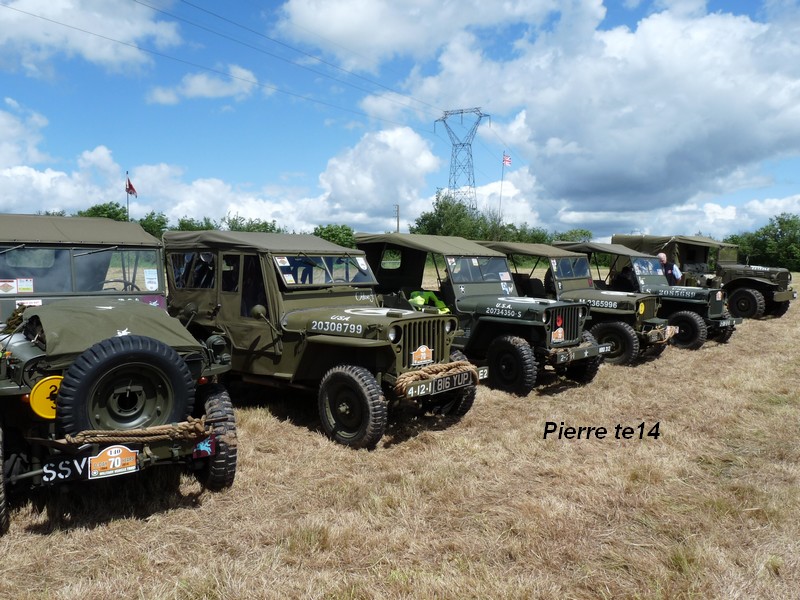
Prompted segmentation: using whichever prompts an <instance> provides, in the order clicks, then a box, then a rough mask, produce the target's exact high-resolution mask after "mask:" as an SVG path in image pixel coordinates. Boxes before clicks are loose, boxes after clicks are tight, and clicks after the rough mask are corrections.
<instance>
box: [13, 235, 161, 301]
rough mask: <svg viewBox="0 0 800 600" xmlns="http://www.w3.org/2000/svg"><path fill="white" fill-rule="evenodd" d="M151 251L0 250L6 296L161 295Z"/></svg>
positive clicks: (21, 246) (24, 247) (155, 255)
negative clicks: (106, 293)
mask: <svg viewBox="0 0 800 600" xmlns="http://www.w3.org/2000/svg"><path fill="white" fill-rule="evenodd" d="M160 268H161V267H160V259H159V256H158V251H157V250H155V249H145V250H142V249H129V248H119V247H110V248H69V247H67V248H64V247H41V246H35V247H34V246H27V245H25V244H19V245H14V246H0V280H2V282H3V283H4V284H5V285H6V286H7V288H8V289H7V290H6V291H5V293H7V294H20V295H25V294H65V293H88V292H92V293H97V292H99V293H103V292H108V293H112V292H117V293H119V292H120V291H125V292H138V291H147V292H160V291H163V282H162V279H161V278H160V277H159V272H160Z"/></svg>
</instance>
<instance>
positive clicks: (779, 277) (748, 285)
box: [611, 234, 797, 319]
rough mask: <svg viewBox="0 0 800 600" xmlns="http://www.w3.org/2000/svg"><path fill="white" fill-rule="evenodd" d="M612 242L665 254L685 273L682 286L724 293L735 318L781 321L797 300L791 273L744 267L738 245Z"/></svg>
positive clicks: (630, 238)
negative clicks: (710, 289)
mask: <svg viewBox="0 0 800 600" xmlns="http://www.w3.org/2000/svg"><path fill="white" fill-rule="evenodd" d="M611 241H612V242H613V243H615V244H622V245H623V246H628V247H629V248H633V249H634V250H638V251H640V252H646V253H648V254H657V253H659V252H663V253H664V254H666V255H667V258H668V260H670V261H671V262H674V263H675V264H677V265H678V266H679V267H680V269H681V271H682V272H683V275H684V277H683V279H682V280H681V281H680V282H679V283H680V285H689V286H700V287H706V288H715V289H722V290H724V291H725V292H726V293H727V294H728V310H729V311H730V313H731V314H732V315H733V316H734V317H742V318H745V319H760V318H761V317H764V316H770V315H771V316H773V317H781V316H783V315H784V314H786V311H787V310H789V304H790V302H791V301H792V300H796V299H797V291H795V290H794V289H793V288H792V286H791V285H790V284H791V282H792V274H791V273H790V272H789V270H788V269H784V268H783V267H760V266H757V265H750V264H741V263H740V262H739V260H738V246H736V245H735V244H727V243H725V242H718V241H717V240H714V239H711V238H707V237H703V236H688V235H671V236H657V235H620V234H615V235H614V236H612V238H611Z"/></svg>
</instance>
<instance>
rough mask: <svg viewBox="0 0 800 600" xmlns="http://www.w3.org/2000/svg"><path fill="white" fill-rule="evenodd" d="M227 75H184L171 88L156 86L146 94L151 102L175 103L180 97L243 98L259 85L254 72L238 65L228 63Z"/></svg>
mask: <svg viewBox="0 0 800 600" xmlns="http://www.w3.org/2000/svg"><path fill="white" fill-rule="evenodd" d="M227 72H228V76H227V77H225V76H223V75H219V74H211V73H192V74H189V75H184V77H183V78H182V79H181V82H180V83H179V84H178V85H176V86H175V87H172V88H167V87H156V88H154V89H152V90H151V91H150V92H149V93H148V96H147V100H148V102H151V103H153V104H177V103H178V102H180V99H181V98H189V99H192V98H229V97H230V98H234V99H236V100H243V99H244V98H246V97H247V96H249V95H250V94H251V93H252V92H253V89H254V88H255V87H256V86H257V85H259V83H258V79H257V78H256V76H255V74H254V73H253V72H252V71H250V70H248V69H245V68H243V67H240V66H238V65H228V67H227Z"/></svg>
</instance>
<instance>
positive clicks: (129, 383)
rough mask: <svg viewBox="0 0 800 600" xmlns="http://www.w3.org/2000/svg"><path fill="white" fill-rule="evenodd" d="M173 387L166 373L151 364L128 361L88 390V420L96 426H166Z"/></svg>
mask: <svg viewBox="0 0 800 600" xmlns="http://www.w3.org/2000/svg"><path fill="white" fill-rule="evenodd" d="M174 397H175V393H174V390H173V389H172V385H171V384H170V380H169V378H168V377H167V375H166V373H164V371H162V370H161V369H159V368H156V367H154V366H153V365H152V364H148V363H126V364H124V365H120V366H118V367H115V368H113V369H110V370H109V371H108V372H106V373H105V374H103V376H102V377H100V378H99V379H98V380H97V382H96V383H95V384H94V385H93V386H92V388H91V390H90V392H89V402H88V409H89V421H90V422H91V424H92V426H93V427H95V428H97V429H132V428H137V427H149V426H152V425H163V424H164V420H165V419H167V418H168V415H169V414H170V408H171V404H172V401H173V399H174Z"/></svg>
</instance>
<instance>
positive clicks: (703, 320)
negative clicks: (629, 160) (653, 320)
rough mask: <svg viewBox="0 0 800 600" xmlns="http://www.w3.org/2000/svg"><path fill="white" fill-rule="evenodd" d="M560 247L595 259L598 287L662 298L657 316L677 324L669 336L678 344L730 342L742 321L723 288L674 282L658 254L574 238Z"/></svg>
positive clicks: (690, 346) (698, 345) (686, 346)
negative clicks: (605, 263) (604, 261)
mask: <svg viewBox="0 0 800 600" xmlns="http://www.w3.org/2000/svg"><path fill="white" fill-rule="evenodd" d="M559 247H560V248H566V249H568V250H572V251H574V252H581V253H584V254H587V255H588V256H589V259H590V261H591V260H592V259H594V263H595V268H596V271H597V279H595V280H594V285H595V287H597V288H600V289H609V290H615V291H620V292H641V293H643V294H657V295H658V296H659V297H660V298H661V308H660V309H659V311H658V316H659V317H663V318H665V319H667V321H668V322H669V324H670V325H674V326H675V327H677V331H676V332H675V335H673V336H672V337H671V338H670V340H669V341H670V344H672V345H673V346H675V347H677V348H683V349H688V350H697V349H699V348H701V347H702V346H703V344H705V342H706V341H707V340H709V339H710V340H714V341H717V342H720V343H724V342H727V341H728V340H729V339H730V337H731V336H732V335H733V332H734V331H735V329H736V325H739V324H740V323H741V322H742V319H741V317H732V316H731V315H730V313H729V312H728V309H727V308H726V294H725V291H724V290H720V289H708V288H702V287H695V286H671V285H670V284H669V282H668V281H667V277H666V275H665V274H664V267H663V266H662V265H661V262H660V261H659V260H658V258H657V257H655V256H652V255H649V254H644V253H642V252H637V251H636V250H632V249H631V248H628V247H627V246H622V245H621V244H602V243H598V242H575V243H560V244H559ZM600 256H603V257H605V258H608V259H609V261H608V262H609V263H610V264H609V265H608V270H607V273H606V275H605V276H603V275H602V274H601V272H600V262H599V258H600Z"/></svg>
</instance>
